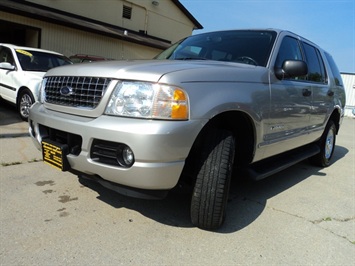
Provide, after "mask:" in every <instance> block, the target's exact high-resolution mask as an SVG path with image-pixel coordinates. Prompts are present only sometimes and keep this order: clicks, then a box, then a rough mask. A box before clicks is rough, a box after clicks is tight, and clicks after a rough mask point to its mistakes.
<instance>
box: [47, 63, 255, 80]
mask: <svg viewBox="0 0 355 266" xmlns="http://www.w3.org/2000/svg"><path fill="white" fill-rule="evenodd" d="M255 68H257V67H255V66H252V65H246V64H239V63H229V62H220V61H208V60H193V61H192V60H185V61H179V60H132V61H101V62H91V63H81V64H74V65H67V66H61V67H57V68H54V69H51V70H49V71H48V72H47V74H46V76H92V77H106V78H114V79H125V80H140V81H149V82H158V81H159V80H160V79H161V78H162V77H163V76H164V75H167V74H169V73H175V72H185V73H186V74H188V73H189V75H186V77H187V76H191V73H193V72H199V73H206V72H210V71H211V70H213V71H216V70H217V69H219V70H220V71H227V72H228V69H229V70H231V71H232V70H233V72H234V73H235V71H236V70H237V69H240V70H241V71H243V70H246V69H249V71H250V69H255ZM220 71H217V72H220ZM203 76H204V80H205V79H206V75H203ZM191 77H192V76H191ZM207 77H208V76H207ZM196 78H198V77H196Z"/></svg>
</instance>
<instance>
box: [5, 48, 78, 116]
mask: <svg viewBox="0 0 355 266" xmlns="http://www.w3.org/2000/svg"><path fill="white" fill-rule="evenodd" d="M67 64H71V61H70V60H69V59H68V58H66V57H65V56H64V55H62V54H59V53H56V52H52V51H48V50H43V49H37V48H31V47H23V46H16V45H13V44H6V43H0V98H2V99H4V100H6V101H8V102H10V103H12V104H14V105H16V106H17V109H18V111H19V113H20V116H21V118H22V119H23V120H27V118H28V113H29V109H30V107H31V105H32V104H33V103H34V102H35V101H36V100H37V95H38V90H39V85H40V83H41V81H42V78H43V76H44V74H45V73H46V72H47V70H48V69H51V68H53V67H57V66H61V65H67Z"/></svg>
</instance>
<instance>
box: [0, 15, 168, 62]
mask: <svg viewBox="0 0 355 266" xmlns="http://www.w3.org/2000/svg"><path fill="white" fill-rule="evenodd" d="M0 17H1V19H2V20H5V21H9V22H14V23H17V24H23V25H25V26H30V27H35V28H39V29H41V30H40V34H41V43H40V48H42V49H48V50H53V51H56V52H59V53H62V54H64V55H66V56H71V55H73V54H79V53H80V54H90V55H97V56H104V57H108V58H113V59H150V58H153V57H154V56H155V55H156V54H158V53H159V52H160V51H161V50H159V49H155V48H151V47H147V46H143V45H138V44H133V43H131V42H125V41H122V40H118V39H114V38H110V37H104V36H102V35H98V34H94V33H89V32H85V31H81V30H76V29H71V28H67V27H63V26H59V25H55V24H52V23H48V22H43V21H39V20H35V19H31V18H27V17H23V16H18V15H14V14H10V13H5V12H2V11H0Z"/></svg>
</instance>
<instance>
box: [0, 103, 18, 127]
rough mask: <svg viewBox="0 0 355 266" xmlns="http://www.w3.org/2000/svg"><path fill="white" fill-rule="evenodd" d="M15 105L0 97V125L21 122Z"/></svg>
mask: <svg viewBox="0 0 355 266" xmlns="http://www.w3.org/2000/svg"><path fill="white" fill-rule="evenodd" d="M22 122H23V121H22V119H21V118H20V115H19V113H18V112H17V110H16V106H14V105H12V104H10V103H8V102H6V101H4V100H2V99H0V126H5V125H10V124H17V123H22Z"/></svg>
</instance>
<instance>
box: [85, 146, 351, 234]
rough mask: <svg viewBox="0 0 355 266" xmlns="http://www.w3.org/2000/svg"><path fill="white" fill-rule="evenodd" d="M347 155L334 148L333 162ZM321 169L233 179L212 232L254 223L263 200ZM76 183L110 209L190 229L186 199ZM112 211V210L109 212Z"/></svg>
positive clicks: (305, 166) (304, 167)
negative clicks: (151, 197)
mask: <svg viewBox="0 0 355 266" xmlns="http://www.w3.org/2000/svg"><path fill="white" fill-rule="evenodd" d="M347 153H348V149H346V148H344V147H341V146H336V149H335V152H334V157H333V160H334V161H333V163H334V162H336V161H337V160H339V159H341V158H342V157H344V156H345V155H346V154H347ZM321 170H322V168H319V167H314V166H312V165H311V164H309V163H308V161H304V162H301V163H299V164H296V165H294V166H292V167H290V168H289V169H286V170H284V171H282V172H280V173H278V174H275V175H273V176H270V177H269V178H266V179H264V180H261V181H258V182H252V181H242V180H233V182H232V187H231V191H230V197H229V202H228V210H227V218H226V220H225V223H224V225H223V226H222V227H221V228H220V229H218V230H217V231H216V232H219V233H231V232H236V231H238V230H241V229H243V228H245V227H246V226H248V225H249V224H251V223H252V222H253V221H255V220H256V219H257V218H258V216H259V215H260V214H261V213H262V212H263V210H264V209H265V207H266V203H267V200H268V199H270V198H272V197H274V196H275V195H277V194H279V193H281V192H283V191H286V190H287V189H289V188H291V187H293V186H295V185H297V184H298V183H300V182H302V181H303V180H305V179H307V178H309V177H310V176H312V175H322V176H323V175H325V174H324V173H322V172H321ZM79 181H80V183H82V184H83V185H85V186H87V187H89V188H91V189H93V190H94V191H96V192H97V193H98V194H99V196H98V199H99V200H101V201H103V202H105V203H107V204H109V205H111V206H112V207H114V208H122V207H124V208H128V209H131V210H135V211H137V212H139V213H141V214H142V215H144V216H146V217H148V218H150V219H153V220H154V221H157V222H159V223H162V224H165V225H169V226H174V227H193V225H192V224H191V222H190V213H189V212H190V196H189V195H188V194H183V193H176V192H174V193H169V195H168V196H167V198H165V199H163V200H157V201H151V200H142V199H135V198H129V197H125V196H122V195H120V194H118V193H116V192H113V191H111V190H109V189H106V188H104V187H102V186H101V185H99V184H98V183H96V182H93V181H89V180H86V179H81V178H80V179H79ZM113 211H114V210H113Z"/></svg>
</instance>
